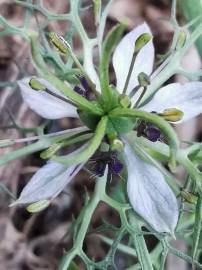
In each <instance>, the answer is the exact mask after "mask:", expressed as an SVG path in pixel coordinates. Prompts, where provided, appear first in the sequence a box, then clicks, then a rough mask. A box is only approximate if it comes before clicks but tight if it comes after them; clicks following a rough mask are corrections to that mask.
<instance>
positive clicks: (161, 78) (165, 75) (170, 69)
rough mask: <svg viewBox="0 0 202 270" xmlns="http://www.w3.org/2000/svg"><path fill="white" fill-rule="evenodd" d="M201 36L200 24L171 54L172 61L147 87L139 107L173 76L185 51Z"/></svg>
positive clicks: (201, 24) (201, 25) (201, 26)
mask: <svg viewBox="0 0 202 270" xmlns="http://www.w3.org/2000/svg"><path fill="white" fill-rule="evenodd" d="M201 34H202V23H200V24H199V25H198V26H197V28H196V29H195V30H194V31H193V32H192V34H191V35H190V37H189V39H188V40H187V42H186V43H185V45H184V47H183V48H182V49H180V50H179V51H177V52H176V53H174V54H173V56H172V61H170V62H169V63H168V65H167V66H166V67H165V68H164V70H162V71H161V72H160V73H159V75H158V76H156V77H155V78H154V79H153V80H152V82H151V84H150V85H149V87H148V89H147V92H146V94H145V96H144V97H143V99H142V102H141V106H142V105H144V104H145V103H147V102H148V101H149V100H150V98H151V97H152V96H153V95H154V94H155V93H156V91H157V90H158V89H159V87H161V85H162V84H163V83H165V82H166V81H167V80H168V79H169V78H170V77H171V76H172V75H174V74H175V73H176V72H177V70H178V69H179V67H180V62H181V60H182V58H183V56H184V55H185V53H186V52H187V50H188V49H189V48H190V47H191V46H192V45H193V44H194V43H195V42H196V40H197V39H198V38H199V37H200V36H201Z"/></svg>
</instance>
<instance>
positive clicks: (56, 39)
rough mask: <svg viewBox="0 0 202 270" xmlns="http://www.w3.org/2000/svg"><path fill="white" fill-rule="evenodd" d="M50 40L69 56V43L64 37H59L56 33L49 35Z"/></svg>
mask: <svg viewBox="0 0 202 270" xmlns="http://www.w3.org/2000/svg"><path fill="white" fill-rule="evenodd" d="M49 38H50V40H51V42H52V43H53V45H54V46H55V47H56V48H57V49H58V50H59V51H60V52H61V53H64V54H67V53H68V51H69V44H68V43H67V41H66V40H65V39H64V38H63V37H62V36H59V35H58V34H56V33H54V32H50V33H49Z"/></svg>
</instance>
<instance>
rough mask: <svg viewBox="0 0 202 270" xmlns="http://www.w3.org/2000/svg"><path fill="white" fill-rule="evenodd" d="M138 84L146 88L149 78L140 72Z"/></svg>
mask: <svg viewBox="0 0 202 270" xmlns="http://www.w3.org/2000/svg"><path fill="white" fill-rule="evenodd" d="M138 82H139V85H140V86H142V87H147V86H148V85H150V78H149V76H148V75H147V74H145V73H144V72H141V73H140V74H139V75H138Z"/></svg>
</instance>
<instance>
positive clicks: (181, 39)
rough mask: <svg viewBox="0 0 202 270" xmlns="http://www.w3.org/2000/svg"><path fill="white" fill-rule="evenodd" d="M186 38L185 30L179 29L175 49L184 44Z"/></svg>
mask: <svg viewBox="0 0 202 270" xmlns="http://www.w3.org/2000/svg"><path fill="white" fill-rule="evenodd" d="M186 39H187V34H186V32H185V31H180V33H179V36H178V39H177V43H176V47H175V49H176V50H179V49H181V48H182V47H183V46H184V44H185V42H186Z"/></svg>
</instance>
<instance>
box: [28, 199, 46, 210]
mask: <svg viewBox="0 0 202 270" xmlns="http://www.w3.org/2000/svg"><path fill="white" fill-rule="evenodd" d="M50 203H51V201H50V200H41V201H38V202H35V203H32V204H30V205H29V206H28V207H27V208H26V209H27V211H28V212H30V213H37V212H40V211H42V210H44V209H45V208H47V207H48V206H49V205H50Z"/></svg>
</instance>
